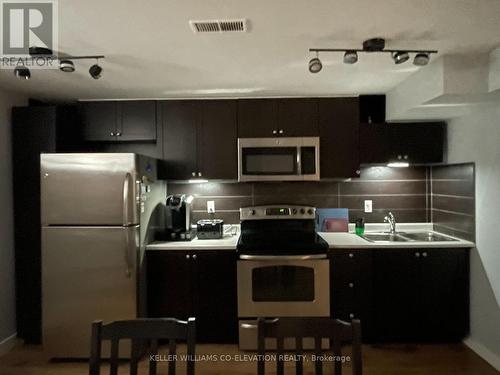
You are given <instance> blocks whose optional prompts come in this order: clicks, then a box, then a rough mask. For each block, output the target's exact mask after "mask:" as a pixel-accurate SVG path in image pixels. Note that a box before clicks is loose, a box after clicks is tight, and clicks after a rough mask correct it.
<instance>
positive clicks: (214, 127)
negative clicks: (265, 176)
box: [198, 100, 238, 180]
mask: <svg viewBox="0 0 500 375" xmlns="http://www.w3.org/2000/svg"><path fill="white" fill-rule="evenodd" d="M236 109H237V107H236V101H235V100H207V101H204V102H203V103H202V116H201V118H202V124H201V129H200V131H199V133H198V166H199V168H198V169H199V171H200V172H201V174H202V177H204V178H208V179H226V180H229V179H230V180H234V179H237V178H238V152H237V144H238V142H237V134H236V133H237V127H236Z"/></svg>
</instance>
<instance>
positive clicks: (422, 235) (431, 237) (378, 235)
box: [360, 232, 457, 242]
mask: <svg viewBox="0 0 500 375" xmlns="http://www.w3.org/2000/svg"><path fill="white" fill-rule="evenodd" d="M360 237H361V238H364V239H365V240H367V241H370V242H412V241H420V242H443V241H457V240H456V239H455V238H451V237H448V236H445V235H442V234H439V233H435V232H412V233H405V232H396V233H387V232H368V233H365V234H363V235H361V236H360Z"/></svg>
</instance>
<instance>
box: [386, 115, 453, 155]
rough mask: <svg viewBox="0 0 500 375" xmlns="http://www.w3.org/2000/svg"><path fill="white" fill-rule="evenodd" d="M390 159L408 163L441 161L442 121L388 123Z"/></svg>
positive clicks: (442, 143) (442, 142)
mask: <svg viewBox="0 0 500 375" xmlns="http://www.w3.org/2000/svg"><path fill="white" fill-rule="evenodd" d="M388 126H389V127H390V133H391V153H390V156H389V157H390V160H404V161H409V162H410V163H439V162H442V161H443V145H444V123H413V124H406V123H405V124H396V123H394V124H389V125H388Z"/></svg>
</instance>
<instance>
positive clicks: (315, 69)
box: [309, 52, 323, 73]
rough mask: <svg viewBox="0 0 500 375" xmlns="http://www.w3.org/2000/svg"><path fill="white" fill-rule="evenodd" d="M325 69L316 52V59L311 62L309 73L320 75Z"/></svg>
mask: <svg viewBox="0 0 500 375" xmlns="http://www.w3.org/2000/svg"><path fill="white" fill-rule="evenodd" d="M322 68H323V64H321V60H320V59H319V56H318V53H317V52H316V57H315V58H313V59H311V60H310V61H309V71H310V72H311V73H319V72H320V71H321V69H322Z"/></svg>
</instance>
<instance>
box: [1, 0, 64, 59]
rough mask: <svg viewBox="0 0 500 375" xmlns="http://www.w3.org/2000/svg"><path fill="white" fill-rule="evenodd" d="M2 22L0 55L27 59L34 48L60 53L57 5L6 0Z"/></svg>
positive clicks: (32, 0) (34, 0) (3, 0)
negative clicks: (58, 51)
mask: <svg viewBox="0 0 500 375" xmlns="http://www.w3.org/2000/svg"><path fill="white" fill-rule="evenodd" d="M0 19H1V23H2V24H1V33H2V35H1V45H0V55H2V56H4V57H13V56H27V55H29V48H30V47H44V48H48V49H50V50H52V51H57V41H58V40H57V2H56V1H50V0H44V1H38V0H31V1H29V2H26V1H16V0H2V1H1V18H0Z"/></svg>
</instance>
